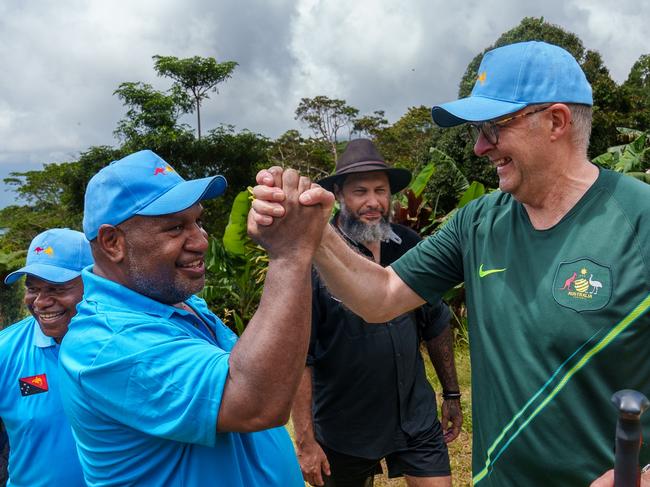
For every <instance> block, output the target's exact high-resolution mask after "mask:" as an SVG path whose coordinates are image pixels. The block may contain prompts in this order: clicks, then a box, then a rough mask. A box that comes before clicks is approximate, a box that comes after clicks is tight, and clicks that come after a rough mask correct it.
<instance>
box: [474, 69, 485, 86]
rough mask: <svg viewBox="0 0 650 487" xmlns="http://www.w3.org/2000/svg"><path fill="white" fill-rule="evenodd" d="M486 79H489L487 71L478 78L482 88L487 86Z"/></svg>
mask: <svg viewBox="0 0 650 487" xmlns="http://www.w3.org/2000/svg"><path fill="white" fill-rule="evenodd" d="M486 79H487V73H486V72H485V71H483V72H482V73H481V74H479V75H478V76H477V77H476V81H478V82H479V83H481V86H483V85H484V84H485V80H486Z"/></svg>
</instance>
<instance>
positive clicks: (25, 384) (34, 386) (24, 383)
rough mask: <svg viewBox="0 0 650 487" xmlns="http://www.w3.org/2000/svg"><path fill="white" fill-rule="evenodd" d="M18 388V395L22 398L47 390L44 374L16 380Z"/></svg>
mask: <svg viewBox="0 0 650 487" xmlns="http://www.w3.org/2000/svg"><path fill="white" fill-rule="evenodd" d="M18 386H19V387H20V394H21V395H23V396H33V395H34V394H41V393H43V392H47V391H48V390H49V389H48V385H47V376H46V375H45V374H39V375H33V376H31V377H23V378H21V379H18Z"/></svg>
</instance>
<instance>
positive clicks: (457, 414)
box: [440, 399, 463, 443]
mask: <svg viewBox="0 0 650 487" xmlns="http://www.w3.org/2000/svg"><path fill="white" fill-rule="evenodd" d="M441 410H442V417H441V418H440V424H442V432H443V434H444V436H445V443H451V442H452V441H454V440H455V439H456V438H458V435H459V434H460V428H461V426H462V425H463V411H462V410H461V408H460V399H444V400H443V401H442V408H441Z"/></svg>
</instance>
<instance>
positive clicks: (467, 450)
mask: <svg viewBox="0 0 650 487" xmlns="http://www.w3.org/2000/svg"><path fill="white" fill-rule="evenodd" d="M423 356H425V357H427V354H426V352H425V353H423ZM424 363H425V366H426V372H427V378H428V379H429V382H431V385H432V386H433V388H434V390H435V391H436V392H437V393H438V398H439V399H440V391H441V387H440V383H439V382H438V378H437V377H436V373H435V371H434V370H433V367H432V366H431V362H430V361H429V360H428V358H427V359H425V361H424ZM456 368H457V369H458V381H459V383H460V390H461V391H462V393H463V397H462V398H461V407H462V409H463V429H462V431H461V433H460V435H459V436H458V438H456V440H455V441H454V442H453V443H452V444H451V445H449V458H450V460H451V471H452V480H453V482H452V483H453V485H454V487H465V486H468V485H472V400H471V396H472V388H471V381H470V363H469V350H468V349H467V346H463V347H458V348H457V349H456ZM439 413H440V411H438V417H440V414H439ZM287 429H288V430H289V433H290V434H291V437H292V438H293V427H292V425H291V422H289V424H287ZM386 471H387V469H386V466H385V465H384V472H386ZM305 485H309V484H307V483H305ZM402 486H406V481H405V480H404V479H403V478H398V479H389V478H388V477H387V476H386V474H385V473H384V474H382V475H378V476H376V477H375V487H402Z"/></svg>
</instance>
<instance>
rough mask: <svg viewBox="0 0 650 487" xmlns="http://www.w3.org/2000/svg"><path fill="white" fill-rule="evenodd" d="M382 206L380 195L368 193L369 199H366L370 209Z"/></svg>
mask: <svg viewBox="0 0 650 487" xmlns="http://www.w3.org/2000/svg"><path fill="white" fill-rule="evenodd" d="M380 206H381V203H380V202H379V197H378V196H377V195H376V194H375V193H372V192H371V193H368V199H367V200H366V207H367V208H369V209H373V210H374V209H376V208H379V207H380Z"/></svg>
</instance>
